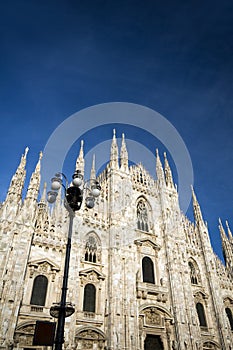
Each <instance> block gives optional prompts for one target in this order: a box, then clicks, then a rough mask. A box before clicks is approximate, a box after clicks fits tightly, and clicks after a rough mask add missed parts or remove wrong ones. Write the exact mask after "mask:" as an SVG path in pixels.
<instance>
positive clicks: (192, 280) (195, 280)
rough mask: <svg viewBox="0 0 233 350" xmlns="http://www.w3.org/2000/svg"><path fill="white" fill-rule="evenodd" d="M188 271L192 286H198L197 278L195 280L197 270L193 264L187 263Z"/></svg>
mask: <svg viewBox="0 0 233 350" xmlns="http://www.w3.org/2000/svg"><path fill="white" fill-rule="evenodd" d="M188 264H189V269H190V279H191V283H192V284H198V278H197V270H196V269H195V267H194V264H193V263H192V262H191V261H189V263H188Z"/></svg>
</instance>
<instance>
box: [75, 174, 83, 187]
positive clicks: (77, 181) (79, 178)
mask: <svg viewBox="0 0 233 350" xmlns="http://www.w3.org/2000/svg"><path fill="white" fill-rule="evenodd" d="M82 182H83V181H82V178H81V177H79V176H77V177H74V179H73V181H72V183H73V185H74V186H77V187H80V186H81V185H82Z"/></svg>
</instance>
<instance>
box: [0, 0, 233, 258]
mask: <svg viewBox="0 0 233 350" xmlns="http://www.w3.org/2000/svg"><path fill="white" fill-rule="evenodd" d="M232 23H233V2H232V1H231V0H229V1H226V0H221V1H214V2H213V1H210V0H206V1H199V0H195V1H192V0H191V1H180V0H176V1H174V0H168V1H167V0H164V1H156V0H154V1H142V0H140V1H138V0H134V1H129V0H124V1H123V0H118V1H112V0H105V1H103V0H102V1H101V0H95V1H90V0H85V1H81V0H56V1H55V0H47V1H35V0H24V1H23V0H10V1H6V2H5V1H1V3H0V48H1V54H0V118H1V139H0V144H1V149H0V152H1V157H0V200H1V201H3V200H4V197H5V194H6V191H7V187H8V185H9V182H10V179H11V176H12V175H13V173H14V171H15V169H16V166H17V165H18V162H19V159H20V156H21V154H22V153H23V151H24V148H25V147H26V146H29V147H30V151H29V154H28V176H30V173H31V171H32V170H33V168H34V166H35V164H36V162H37V159H38V154H39V151H40V150H43V149H44V147H45V144H46V142H47V140H48V139H49V137H50V135H51V134H52V132H53V131H54V130H55V129H56V127H57V126H58V125H59V124H60V123H62V122H63V121H64V120H65V119H66V118H68V117H69V116H70V115H72V114H74V113H76V112H77V111H80V110H82V109H83V108H87V107H89V106H93V105H96V104H100V103H106V102H115V101H122V102H130V103H135V104H139V105H142V106H146V107H149V108H151V109H153V110H155V111H157V112H159V113H160V114H161V115H163V116H164V117H165V118H167V120H169V121H170V122H171V123H172V124H173V126H174V127H175V128H176V130H177V131H178V132H179V134H180V135H181V137H182V138H183V140H184V142H185V144H186V146H187V149H188V151H189V153H190V156H191V159H192V164H193V170H194V187H195V191H196V194H197V197H198V199H199V202H200V204H201V208H202V211H203V216H204V219H205V220H207V221H208V226H209V231H210V236H211V240H212V243H213V246H214V250H215V251H216V252H217V253H218V255H219V256H221V247H220V245H221V243H220V238H219V232H218V217H221V218H222V221H223V222H225V220H228V221H229V224H230V226H231V227H233V215H232V214H233V200H232V195H233V164H232V163H233V162H232V160H233V159H232V158H233V157H232V149H233V138H232V134H233V119H232V111H233V97H232V96H233V60H232V57H233V25H232ZM147 127H148V126H147ZM85 142H86V141H85ZM72 166H73V164H72ZM55 171H56V169H55ZM190 218H191V219H192V215H191V213H190Z"/></svg>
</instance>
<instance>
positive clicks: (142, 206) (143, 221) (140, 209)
mask: <svg viewBox="0 0 233 350" xmlns="http://www.w3.org/2000/svg"><path fill="white" fill-rule="evenodd" d="M137 228H138V229H139V230H142V231H146V232H149V225H148V212H147V208H146V203H145V201H143V200H140V201H139V202H138V205H137Z"/></svg>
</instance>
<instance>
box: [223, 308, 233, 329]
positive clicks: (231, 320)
mask: <svg viewBox="0 0 233 350" xmlns="http://www.w3.org/2000/svg"><path fill="white" fill-rule="evenodd" d="M225 311H226V314H227V317H228V320H229V323H230V327H231V330H232V331H233V317H232V312H231V309H230V308H229V307H227V308H226V309H225Z"/></svg>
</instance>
